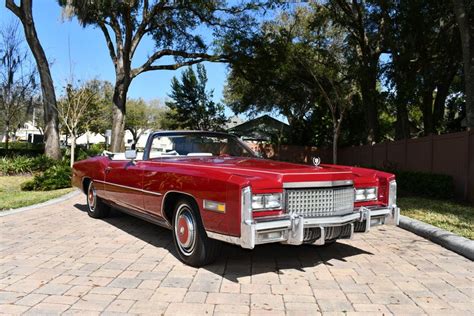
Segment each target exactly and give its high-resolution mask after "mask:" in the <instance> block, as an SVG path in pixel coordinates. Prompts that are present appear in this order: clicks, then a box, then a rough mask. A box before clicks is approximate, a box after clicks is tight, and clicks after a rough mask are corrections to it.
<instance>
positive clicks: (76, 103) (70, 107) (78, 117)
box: [58, 81, 96, 167]
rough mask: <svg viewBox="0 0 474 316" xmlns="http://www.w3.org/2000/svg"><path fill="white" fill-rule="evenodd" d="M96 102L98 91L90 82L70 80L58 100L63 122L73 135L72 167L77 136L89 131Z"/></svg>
mask: <svg viewBox="0 0 474 316" xmlns="http://www.w3.org/2000/svg"><path fill="white" fill-rule="evenodd" d="M95 102H96V91H95V89H94V86H91V84H90V83H85V84H80V83H75V82H73V81H71V82H69V83H68V84H67V85H66V87H65V88H64V96H63V97H62V98H61V99H60V100H59V102H58V114H59V117H60V119H61V123H62V124H63V126H64V127H65V128H66V130H67V133H68V134H69V136H70V137H71V161H70V164H71V167H72V165H73V164H74V155H75V149H76V140H77V138H78V137H79V136H80V135H81V134H83V133H85V132H86V131H87V120H88V118H89V117H90V116H92V115H93V112H92V111H91V109H92V108H93V107H92V106H93V105H94V103H95ZM91 112H92V113H91Z"/></svg>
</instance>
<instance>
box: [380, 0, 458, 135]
mask: <svg viewBox="0 0 474 316" xmlns="http://www.w3.org/2000/svg"><path fill="white" fill-rule="evenodd" d="M451 11H452V10H451V4H450V3H446V2H443V1H423V0H413V1H406V2H397V3H396V4H394V6H393V10H392V13H391V14H390V15H387V17H386V19H385V21H386V23H387V25H389V26H387V27H386V31H387V33H386V34H384V38H385V40H384V42H385V45H386V46H387V50H388V51H389V52H390V55H391V59H392V60H391V61H390V62H389V63H388V64H387V65H388V67H387V68H386V69H387V70H388V71H387V72H386V76H387V79H388V83H389V84H390V86H391V87H392V88H393V89H391V93H390V94H391V95H393V100H394V102H395V105H396V111H397V124H396V138H397V139H402V138H408V137H410V134H411V133H410V129H412V128H413V124H412V122H410V119H409V109H410V107H414V106H416V107H419V108H420V110H421V113H422V120H423V125H422V130H421V131H422V132H423V133H424V134H425V135H429V134H431V133H438V132H440V131H442V129H443V120H444V116H445V112H446V100H447V98H448V96H449V95H450V94H453V92H454V91H452V83H453V81H454V80H455V78H456V77H457V76H459V75H460V70H461V52H460V49H459V47H460V46H461V44H460V38H459V34H458V31H457V28H456V20H455V17H454V14H453V13H452V12H451Z"/></svg>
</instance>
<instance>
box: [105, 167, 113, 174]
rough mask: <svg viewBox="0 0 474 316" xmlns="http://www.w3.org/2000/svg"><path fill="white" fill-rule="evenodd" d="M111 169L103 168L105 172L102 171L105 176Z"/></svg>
mask: <svg viewBox="0 0 474 316" xmlns="http://www.w3.org/2000/svg"><path fill="white" fill-rule="evenodd" d="M111 169H112V168H110V167H107V168H105V170H104V172H105V174H107V173H109V172H110V170H111Z"/></svg>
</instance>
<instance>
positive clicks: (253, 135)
mask: <svg viewBox="0 0 474 316" xmlns="http://www.w3.org/2000/svg"><path fill="white" fill-rule="evenodd" d="M289 128H290V126H289V125H288V124H286V123H284V122H282V121H279V120H277V119H275V118H273V117H271V116H270V115H267V114H265V115H262V116H260V117H257V118H255V119H253V120H249V121H247V122H244V123H242V124H239V125H236V126H234V127H232V128H229V129H227V131H228V132H229V133H232V134H236V135H238V136H240V137H242V138H244V139H248V140H257V141H268V140H271V139H272V136H281V134H283V133H285V132H287V131H288V130H289Z"/></svg>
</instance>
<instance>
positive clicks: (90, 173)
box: [72, 156, 109, 198]
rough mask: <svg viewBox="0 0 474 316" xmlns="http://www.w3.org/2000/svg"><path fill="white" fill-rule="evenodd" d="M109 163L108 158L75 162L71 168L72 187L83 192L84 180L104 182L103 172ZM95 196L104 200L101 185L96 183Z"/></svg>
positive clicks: (101, 157)
mask: <svg viewBox="0 0 474 316" xmlns="http://www.w3.org/2000/svg"><path fill="white" fill-rule="evenodd" d="M108 163H109V158H108V157H105V156H97V157H92V158H88V159H85V160H81V161H78V162H76V163H75V164H74V165H73V167H72V185H73V186H75V187H77V188H79V189H81V190H82V191H85V188H84V187H83V183H84V180H85V179H91V180H101V181H104V179H105V174H104V170H105V168H106V167H107V165H108ZM95 188H96V190H97V195H98V196H100V197H101V198H105V194H104V193H105V191H104V187H103V184H101V183H96V184H95Z"/></svg>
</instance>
